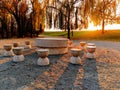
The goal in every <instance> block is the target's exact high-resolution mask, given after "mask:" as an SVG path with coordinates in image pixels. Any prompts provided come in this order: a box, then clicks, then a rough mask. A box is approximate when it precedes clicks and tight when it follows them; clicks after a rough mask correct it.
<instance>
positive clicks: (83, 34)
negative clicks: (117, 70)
mask: <svg viewBox="0 0 120 90" xmlns="http://www.w3.org/2000/svg"><path fill="white" fill-rule="evenodd" d="M42 35H47V36H53V37H56V36H61V37H67V32H65V31H63V32H44V33H43V34H42ZM71 39H81V40H107V41H118V42H120V30H107V31H105V33H104V34H102V33H101V31H74V33H73V36H71Z"/></svg>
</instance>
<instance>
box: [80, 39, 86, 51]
mask: <svg viewBox="0 0 120 90" xmlns="http://www.w3.org/2000/svg"><path fill="white" fill-rule="evenodd" d="M85 45H86V42H84V41H81V42H80V46H81V47H80V48H81V49H82V50H84V47H85Z"/></svg>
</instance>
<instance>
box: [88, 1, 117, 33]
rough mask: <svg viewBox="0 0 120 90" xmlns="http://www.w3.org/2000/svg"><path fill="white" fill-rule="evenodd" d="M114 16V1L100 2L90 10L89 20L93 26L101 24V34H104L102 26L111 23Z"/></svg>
mask: <svg viewBox="0 0 120 90" xmlns="http://www.w3.org/2000/svg"><path fill="white" fill-rule="evenodd" d="M115 16H116V0H100V1H97V2H96V4H95V5H94V8H93V9H92V10H91V15H90V18H91V20H92V21H93V22H94V25H100V24H102V34H104V26H105V24H106V23H110V22H112V20H113V19H114V17H115Z"/></svg>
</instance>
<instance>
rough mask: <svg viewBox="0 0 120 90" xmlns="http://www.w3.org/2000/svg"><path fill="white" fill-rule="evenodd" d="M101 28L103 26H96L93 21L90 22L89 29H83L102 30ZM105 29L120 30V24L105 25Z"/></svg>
mask: <svg viewBox="0 0 120 90" xmlns="http://www.w3.org/2000/svg"><path fill="white" fill-rule="evenodd" d="M101 29H102V26H94V24H93V23H90V24H89V26H88V29H83V30H90V31H95V30H101ZM105 30H120V24H108V25H105Z"/></svg>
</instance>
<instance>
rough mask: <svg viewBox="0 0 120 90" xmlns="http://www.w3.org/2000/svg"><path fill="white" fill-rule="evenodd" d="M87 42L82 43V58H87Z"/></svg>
mask: <svg viewBox="0 0 120 90" xmlns="http://www.w3.org/2000/svg"><path fill="white" fill-rule="evenodd" d="M85 46H86V42H84V41H81V42H80V48H81V49H82V51H81V52H80V56H81V57H83V58H84V57H85V52H86V47H85Z"/></svg>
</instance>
